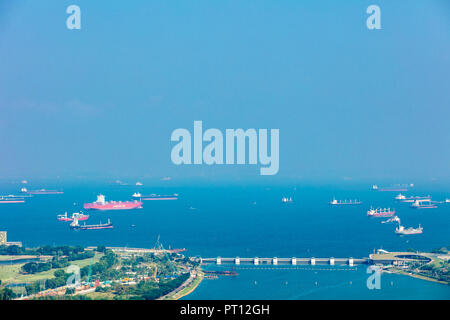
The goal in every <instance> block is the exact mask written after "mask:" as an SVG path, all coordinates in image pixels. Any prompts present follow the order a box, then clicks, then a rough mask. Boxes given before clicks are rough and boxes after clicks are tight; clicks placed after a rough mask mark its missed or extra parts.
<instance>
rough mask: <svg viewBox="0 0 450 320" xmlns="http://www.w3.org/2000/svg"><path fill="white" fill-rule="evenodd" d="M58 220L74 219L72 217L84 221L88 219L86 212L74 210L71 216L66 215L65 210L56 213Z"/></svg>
mask: <svg viewBox="0 0 450 320" xmlns="http://www.w3.org/2000/svg"><path fill="white" fill-rule="evenodd" d="M57 219H58V221H74V219H77V220H78V221H84V220H87V219H89V215H88V214H83V213H81V212H74V213H72V217H68V216H67V212H65V213H64V214H58V216H57Z"/></svg>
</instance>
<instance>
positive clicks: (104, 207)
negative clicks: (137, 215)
mask: <svg viewBox="0 0 450 320" xmlns="http://www.w3.org/2000/svg"><path fill="white" fill-rule="evenodd" d="M83 207H84V209H88V210H99V211H109V210H132V209H139V208H142V202H140V201H138V202H133V203H126V202H123V203H106V204H99V203H85V204H84V206H83Z"/></svg>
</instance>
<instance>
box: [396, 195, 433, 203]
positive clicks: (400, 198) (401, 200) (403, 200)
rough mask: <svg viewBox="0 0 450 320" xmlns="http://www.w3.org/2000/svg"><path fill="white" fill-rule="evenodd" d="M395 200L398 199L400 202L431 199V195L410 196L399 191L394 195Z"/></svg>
mask: <svg viewBox="0 0 450 320" xmlns="http://www.w3.org/2000/svg"><path fill="white" fill-rule="evenodd" d="M395 200H397V201H400V202H414V201H416V200H431V196H425V197H420V196H411V197H406V196H405V195H403V194H401V193H399V194H398V195H397V196H396V197H395Z"/></svg>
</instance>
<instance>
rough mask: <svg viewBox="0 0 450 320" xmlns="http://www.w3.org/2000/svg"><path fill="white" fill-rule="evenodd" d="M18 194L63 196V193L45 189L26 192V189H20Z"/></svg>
mask: <svg viewBox="0 0 450 320" xmlns="http://www.w3.org/2000/svg"><path fill="white" fill-rule="evenodd" d="M20 192H22V193H25V194H63V193H64V192H63V191H58V190H47V189H39V190H28V189H27V188H22V189H20Z"/></svg>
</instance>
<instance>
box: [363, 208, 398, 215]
mask: <svg viewBox="0 0 450 320" xmlns="http://www.w3.org/2000/svg"><path fill="white" fill-rule="evenodd" d="M394 214H395V209H391V208H377V209H374V208H372V207H371V208H370V210H369V211H367V216H368V217H391V216H393V215H394Z"/></svg>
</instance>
